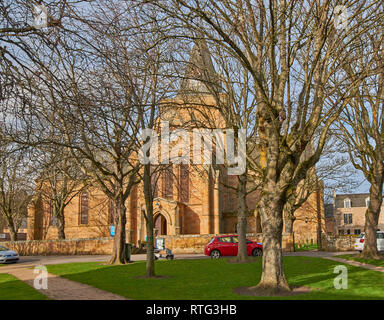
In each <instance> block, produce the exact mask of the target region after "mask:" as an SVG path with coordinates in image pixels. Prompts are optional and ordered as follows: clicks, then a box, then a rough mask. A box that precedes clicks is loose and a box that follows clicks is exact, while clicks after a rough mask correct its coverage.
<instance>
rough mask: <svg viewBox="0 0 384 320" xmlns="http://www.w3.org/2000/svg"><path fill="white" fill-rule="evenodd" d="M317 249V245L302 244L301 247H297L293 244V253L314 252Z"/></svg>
mask: <svg viewBox="0 0 384 320" xmlns="http://www.w3.org/2000/svg"><path fill="white" fill-rule="evenodd" d="M316 249H319V246H318V245H317V244H304V245H303V246H298V245H297V244H295V251H296V252H299V251H308V250H316Z"/></svg>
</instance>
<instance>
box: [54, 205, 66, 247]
mask: <svg viewBox="0 0 384 320" xmlns="http://www.w3.org/2000/svg"><path fill="white" fill-rule="evenodd" d="M56 210H57V211H56V227H57V237H58V239H59V240H64V239H65V219H64V208H58V209H56Z"/></svg>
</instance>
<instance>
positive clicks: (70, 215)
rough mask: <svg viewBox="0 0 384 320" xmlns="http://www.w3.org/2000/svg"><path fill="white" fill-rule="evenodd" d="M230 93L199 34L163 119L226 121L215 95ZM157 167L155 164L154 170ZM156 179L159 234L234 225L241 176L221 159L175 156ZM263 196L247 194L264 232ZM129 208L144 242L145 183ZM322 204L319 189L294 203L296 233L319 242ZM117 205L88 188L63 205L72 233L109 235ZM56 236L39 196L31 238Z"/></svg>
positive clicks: (253, 229) (134, 239) (132, 237)
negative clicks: (186, 160) (181, 160)
mask: <svg viewBox="0 0 384 320" xmlns="http://www.w3.org/2000/svg"><path fill="white" fill-rule="evenodd" d="M212 90H214V91H216V93H217V94H216V96H213V95H212V94H211V92H212ZM225 98H226V97H225V95H224V94H223V93H222V92H221V90H220V84H219V82H218V76H217V74H216V72H215V70H214V66H213V63H212V60H211V57H210V53H209V51H208V48H207V45H206V43H205V42H204V41H199V42H196V43H195V46H194V48H193V50H192V54H191V58H190V63H189V65H188V67H187V70H186V74H185V77H184V78H183V81H182V82H181V86H180V92H179V94H178V95H177V96H176V97H175V98H174V99H169V100H167V101H164V102H163V104H162V107H161V110H160V119H159V120H163V121H167V122H168V123H169V126H170V130H174V129H177V128H184V129H186V130H189V129H190V130H191V131H192V129H193V128H195V127H204V128H222V129H225V127H226V126H225V123H224V120H223V119H222V117H221V116H220V113H219V111H218V109H217V99H223V100H225ZM191 150H192V148H191ZM213 163H215V162H213ZM156 169H157V167H155V166H154V167H153V170H156ZM152 180H153V181H152V183H153V189H154V203H153V207H154V222H155V233H156V235H157V236H161V235H174V236H177V235H199V234H219V233H236V231H237V230H236V224H237V215H236V212H237V194H236V191H235V190H233V189H232V188H231V186H235V185H236V183H237V177H236V176H232V175H228V172H227V169H226V168H225V167H224V166H223V165H216V164H213V165H208V164H207V165H195V164H173V165H172V164H170V165H169V166H165V167H163V168H162V170H160V171H158V172H157V173H156V174H153V175H152ZM258 198H259V197H258V192H257V191H253V192H251V193H250V194H249V195H248V197H247V204H248V209H249V216H248V227H247V228H248V229H247V231H248V233H261V232H262V228H261V222H260V217H259V215H258V213H257V211H256V210H255V209H256V205H257V202H258ZM127 208H128V210H127V224H126V231H127V233H126V234H127V241H128V242H130V243H133V244H138V243H139V242H143V241H145V240H146V230H145V228H146V226H145V218H144V212H145V210H146V209H145V200H144V194H143V185H142V184H139V185H137V186H135V187H134V188H133V190H132V192H131V195H130V197H129V199H128V200H127ZM323 208H324V205H323V196H322V193H321V192H318V193H313V194H311V195H310V197H309V199H308V200H307V202H306V203H304V204H303V206H302V207H301V208H299V209H298V210H297V211H296V221H295V223H294V233H295V239H296V241H307V242H309V241H312V242H316V237H317V230H318V227H319V223H318V222H319V217H320V220H321V221H320V226H321V228H322V229H323V226H324V221H323V217H324V209H323ZM113 210H114V207H113V203H112V202H111V201H109V200H108V199H107V198H106V196H105V195H104V194H103V193H102V192H101V191H100V190H97V189H95V188H89V189H87V190H84V191H82V192H81V193H80V194H79V195H78V196H76V197H74V198H73V199H72V201H71V202H70V204H69V205H68V206H67V207H66V209H65V233H66V238H67V239H74V238H98V237H107V236H109V235H110V227H111V224H112V214H111V212H113ZM56 238H57V229H56V227H55V225H54V221H53V219H52V207H51V206H50V204H49V203H44V202H43V201H42V199H41V198H36V199H34V202H32V203H31V205H30V208H29V215H28V239H56Z"/></svg>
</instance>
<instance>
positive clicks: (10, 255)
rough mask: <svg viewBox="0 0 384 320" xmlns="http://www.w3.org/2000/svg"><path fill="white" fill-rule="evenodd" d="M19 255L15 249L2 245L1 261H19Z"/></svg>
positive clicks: (0, 247)
mask: <svg viewBox="0 0 384 320" xmlns="http://www.w3.org/2000/svg"><path fill="white" fill-rule="evenodd" d="M17 261H19V255H18V254H17V252H15V251H13V250H9V249H8V248H6V247H3V246H0V263H7V262H17Z"/></svg>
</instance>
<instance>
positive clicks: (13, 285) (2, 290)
mask: <svg viewBox="0 0 384 320" xmlns="http://www.w3.org/2000/svg"><path fill="white" fill-rule="evenodd" d="M0 300H48V298H47V297H46V296H44V295H42V294H41V293H40V292H38V291H36V290H35V289H33V288H32V287H30V286H29V285H27V284H26V283H24V282H23V281H21V280H19V279H17V278H15V277H14V276H12V275H10V274H5V273H4V274H0Z"/></svg>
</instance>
